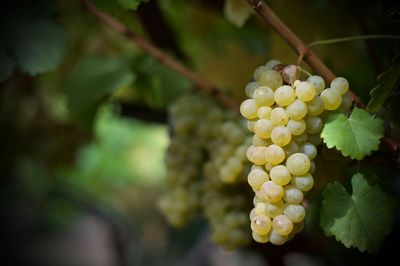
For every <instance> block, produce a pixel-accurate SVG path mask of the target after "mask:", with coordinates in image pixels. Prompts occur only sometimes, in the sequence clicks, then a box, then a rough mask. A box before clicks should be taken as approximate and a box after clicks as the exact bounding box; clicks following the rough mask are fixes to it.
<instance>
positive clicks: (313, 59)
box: [247, 0, 365, 108]
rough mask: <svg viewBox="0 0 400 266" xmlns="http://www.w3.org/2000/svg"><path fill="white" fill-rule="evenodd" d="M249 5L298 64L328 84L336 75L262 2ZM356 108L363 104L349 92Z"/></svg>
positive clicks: (250, 1) (249, 1)
mask: <svg viewBox="0 0 400 266" xmlns="http://www.w3.org/2000/svg"><path fill="white" fill-rule="evenodd" d="M247 2H248V3H249V5H250V6H251V7H252V8H253V9H254V10H255V11H256V12H258V14H259V15H260V16H261V17H262V18H263V19H264V20H265V21H266V22H267V23H268V24H269V25H270V26H271V27H272V28H273V29H274V30H275V32H276V33H278V34H279V36H281V37H282V39H284V40H285V41H286V42H287V43H288V44H289V45H290V47H292V48H293V50H294V51H295V52H296V53H297V54H298V55H299V60H298V64H300V62H301V61H302V60H304V61H305V62H306V63H307V64H308V65H309V66H310V67H311V68H312V69H313V70H314V71H315V72H316V73H317V74H318V75H320V76H321V77H322V78H323V79H324V80H325V81H326V82H327V83H330V82H331V81H332V80H333V79H334V78H336V75H335V74H334V73H333V72H332V70H330V69H329V68H328V67H327V66H326V65H325V64H324V62H322V60H321V59H320V58H319V57H318V56H317V55H316V54H315V53H314V52H313V51H312V50H311V49H310V48H309V47H308V46H307V44H306V43H305V42H303V40H301V39H300V38H299V37H298V36H297V35H296V34H295V33H294V32H293V31H292V30H291V29H290V28H289V27H288V26H287V25H286V24H285V23H284V22H283V21H282V20H281V19H280V18H279V17H278V16H277V15H276V14H275V13H274V12H273V11H272V9H271V8H270V7H269V6H268V5H267V4H265V3H264V1H262V0H247ZM348 94H349V96H350V97H351V98H352V99H353V101H354V102H355V103H356V105H357V106H359V107H362V108H365V104H364V103H363V102H362V101H361V99H360V98H359V97H358V96H357V95H356V94H355V93H354V92H352V91H351V90H349V92H348Z"/></svg>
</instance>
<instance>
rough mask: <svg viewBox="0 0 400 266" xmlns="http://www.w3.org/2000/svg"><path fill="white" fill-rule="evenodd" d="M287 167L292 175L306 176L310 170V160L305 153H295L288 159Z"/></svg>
mask: <svg viewBox="0 0 400 266" xmlns="http://www.w3.org/2000/svg"><path fill="white" fill-rule="evenodd" d="M286 167H287V169H288V170H289V172H290V173H291V174H292V175H304V174H306V173H307V172H308V170H310V159H309V158H308V157H307V155H305V154H303V153H294V154H292V155H290V156H289V157H288V158H287V160H286Z"/></svg>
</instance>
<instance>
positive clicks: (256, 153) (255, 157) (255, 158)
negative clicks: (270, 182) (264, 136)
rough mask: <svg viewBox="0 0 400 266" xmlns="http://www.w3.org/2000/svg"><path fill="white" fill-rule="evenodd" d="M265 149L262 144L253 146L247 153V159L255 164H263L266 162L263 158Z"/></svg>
mask: <svg viewBox="0 0 400 266" xmlns="http://www.w3.org/2000/svg"><path fill="white" fill-rule="evenodd" d="M266 149H267V148H266V147H264V146H258V147H253V148H252V149H251V151H250V153H249V161H250V162H252V163H254V164H257V165H263V164H265V163H266V162H267V161H266V158H265V151H266Z"/></svg>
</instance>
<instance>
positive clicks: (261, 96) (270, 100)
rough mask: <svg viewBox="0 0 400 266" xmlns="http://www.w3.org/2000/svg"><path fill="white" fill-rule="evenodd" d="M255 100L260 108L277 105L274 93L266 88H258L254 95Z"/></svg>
mask: <svg viewBox="0 0 400 266" xmlns="http://www.w3.org/2000/svg"><path fill="white" fill-rule="evenodd" d="M253 99H254V101H255V102H256V104H257V105H258V106H267V107H268V106H271V105H273V104H274V103H275V100H274V91H273V90H272V89H271V88H269V87H266V86H261V87H258V88H257V89H256V90H255V91H254V93H253ZM246 118H247V117H246Z"/></svg>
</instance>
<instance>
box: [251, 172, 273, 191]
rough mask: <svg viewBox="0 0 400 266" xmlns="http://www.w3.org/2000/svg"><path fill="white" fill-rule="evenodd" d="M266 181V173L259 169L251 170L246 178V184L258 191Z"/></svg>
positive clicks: (267, 178)
mask: <svg viewBox="0 0 400 266" xmlns="http://www.w3.org/2000/svg"><path fill="white" fill-rule="evenodd" d="M268 180H269V175H268V173H267V172H265V171H263V170H261V169H253V170H251V171H250V173H249V175H248V176H247V181H248V183H249V184H250V186H251V187H252V188H253V189H255V190H258V189H260V188H261V186H262V184H264V183H265V182H266V181H268Z"/></svg>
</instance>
